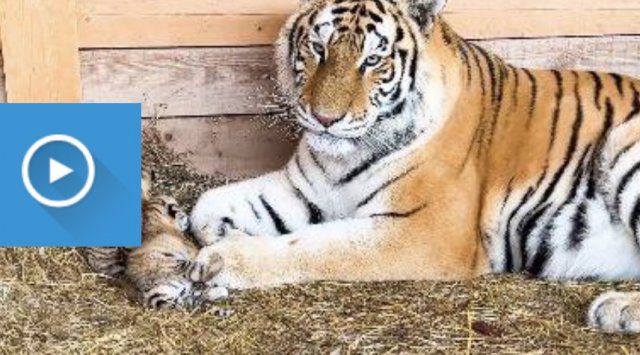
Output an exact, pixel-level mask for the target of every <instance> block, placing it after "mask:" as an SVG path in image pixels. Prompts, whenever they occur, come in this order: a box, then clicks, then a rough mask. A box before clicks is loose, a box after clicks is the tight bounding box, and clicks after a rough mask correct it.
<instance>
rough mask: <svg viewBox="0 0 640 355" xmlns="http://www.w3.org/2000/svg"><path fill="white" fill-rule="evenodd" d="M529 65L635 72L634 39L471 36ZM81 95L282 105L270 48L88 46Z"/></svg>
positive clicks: (243, 109) (200, 110)
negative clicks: (131, 48)
mask: <svg viewBox="0 0 640 355" xmlns="http://www.w3.org/2000/svg"><path fill="white" fill-rule="evenodd" d="M478 43H480V44H481V45H482V46H484V47H486V48H487V49H490V50H492V51H494V52H496V53H498V54H500V55H501V56H503V57H504V58H505V59H507V60H508V61H509V62H511V63H513V64H516V65H519V66H525V67H534V68H576V69H590V70H603V71H615V72H619V73H623V74H627V75H632V76H636V77H640V37H632V36H613V37H602V38H553V39H514V40H489V41H481V42H478ZM81 58H82V77H83V82H84V93H83V94H84V101H86V102H142V103H143V114H144V115H145V116H147V117H156V116H161V117H162V116H209V115H224V114H264V113H269V112H277V111H281V110H282V108H281V107H280V104H279V102H281V101H282V100H279V99H278V95H277V90H276V85H275V82H274V81H273V79H272V78H273V77H274V71H275V70H274V65H273V63H272V58H273V50H272V48H271V47H250V48H191V49H172V50H169V49H144V50H90V51H83V52H82V53H81Z"/></svg>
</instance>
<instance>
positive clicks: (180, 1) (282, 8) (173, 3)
mask: <svg viewBox="0 0 640 355" xmlns="http://www.w3.org/2000/svg"><path fill="white" fill-rule="evenodd" d="M298 2H299V0H270V1H256V0H233V1H228V0H208V1H203V0H162V1H158V0H136V1H131V0H79V2H78V6H79V9H80V12H82V13H85V14H93V15H123V14H129V15H177V14H181V15H185V14H189V15H193V14H200V15H205V14H209V15H210V14H289V13H291V12H293V11H294V10H295V8H296V6H297V4H298ZM566 9H571V10H621V9H626V10H638V9H640V1H637V0H609V1H592V0H562V1H558V0H536V1H522V0H483V1H478V0H451V1H449V4H448V5H447V12H461V11H470V10H566Z"/></svg>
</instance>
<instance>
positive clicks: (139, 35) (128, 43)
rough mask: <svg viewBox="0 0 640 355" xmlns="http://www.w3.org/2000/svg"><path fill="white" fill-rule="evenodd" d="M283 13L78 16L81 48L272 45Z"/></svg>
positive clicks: (282, 18) (283, 18)
mask: <svg viewBox="0 0 640 355" xmlns="http://www.w3.org/2000/svg"><path fill="white" fill-rule="evenodd" d="M286 17H287V16H286V15H176V16H164V15H161V16H153V15H138V16H136V15H128V14H123V15H81V17H80V19H79V20H78V32H79V36H80V39H79V40H80V47H81V48H136V47H193V46H200V47H206V46H248V45H257V44H271V43H273V42H274V40H275V38H276V36H277V33H278V31H280V28H281V27H282V24H283V23H284V21H285V19H286Z"/></svg>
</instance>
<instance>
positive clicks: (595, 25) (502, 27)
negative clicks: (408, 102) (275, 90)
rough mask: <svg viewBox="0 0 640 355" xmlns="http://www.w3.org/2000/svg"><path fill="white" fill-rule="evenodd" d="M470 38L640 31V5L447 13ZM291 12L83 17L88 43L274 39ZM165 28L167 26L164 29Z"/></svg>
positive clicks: (83, 34) (217, 43) (84, 42)
mask: <svg viewBox="0 0 640 355" xmlns="http://www.w3.org/2000/svg"><path fill="white" fill-rule="evenodd" d="M445 17H446V18H447V20H448V21H449V23H450V24H451V25H452V27H453V28H454V29H455V30H456V31H458V32H459V33H460V34H461V35H463V36H464V37H466V38H473V39H488V38H515V37H519V38H531V37H551V36H594V35H613V34H640V21H638V19H639V18H640V9H626V10H619V9H614V10H598V9H595V10H574V9H533V10H526V11H523V10H503V9H497V10H492V9H487V10H469V11H460V12H450V13H447V14H446V15H445ZM286 18H287V15H281V14H273V15H210V14H188V15H131V14H119V15H100V14H97V15H94V14H81V15H80V18H79V19H78V28H79V31H80V45H81V47H83V48H133V47H176V46H183V47H184V46H236V45H241V46H246V45H264V44H271V43H273V42H274V41H275V40H276V38H277V35H278V33H279V31H280V28H281V26H282V24H283V23H284V21H285V19H286ZM158 29H162V30H158Z"/></svg>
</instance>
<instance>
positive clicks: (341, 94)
mask: <svg viewBox="0 0 640 355" xmlns="http://www.w3.org/2000/svg"><path fill="white" fill-rule="evenodd" d="M422 5H424V6H431V7H429V8H422V11H423V12H422V16H423V17H424V16H425V11H428V13H429V14H431V15H429V16H432V17H434V16H435V15H436V14H437V11H434V9H433V6H434V1H423V2H422ZM415 10H416V9H415V8H412V7H410V6H409V5H408V3H405V2H403V1H394V0H318V1H312V2H310V3H308V4H307V5H306V6H303V7H302V9H301V10H300V11H299V12H298V13H297V14H295V15H293V16H292V18H291V19H290V21H289V23H288V25H287V26H285V28H284V30H283V31H282V34H281V40H280V43H279V47H278V48H279V51H278V57H279V58H278V59H279V66H280V68H279V69H280V73H279V74H280V82H281V84H282V86H283V87H284V89H285V90H286V91H287V92H288V94H289V96H290V97H291V98H292V103H293V105H294V106H295V113H296V117H297V120H298V122H299V124H300V125H301V126H302V127H303V128H304V129H305V130H306V131H307V132H308V133H309V134H307V136H306V137H307V140H308V142H309V143H310V145H311V146H312V147H314V148H316V149H317V150H321V151H326V152H334V153H338V154H344V153H349V152H350V151H351V150H353V149H355V148H357V147H359V146H361V145H368V146H372V145H373V146H376V145H389V144H394V142H393V140H398V139H402V138H403V135H407V134H408V135H412V134H415V130H416V126H415V122H414V121H413V120H412V119H411V117H410V116H411V112H412V111H415V110H416V107H415V106H416V101H417V99H418V97H420V96H421V93H420V90H419V86H420V85H418V83H417V81H419V80H421V76H420V75H419V66H420V63H419V61H420V57H421V55H422V47H423V44H422V42H423V40H424V33H425V31H426V30H427V28H428V23H429V21H430V19H429V18H428V16H426V17H425V18H424V19H423V23H421V24H420V23H418V22H417V20H416V16H415Z"/></svg>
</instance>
